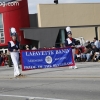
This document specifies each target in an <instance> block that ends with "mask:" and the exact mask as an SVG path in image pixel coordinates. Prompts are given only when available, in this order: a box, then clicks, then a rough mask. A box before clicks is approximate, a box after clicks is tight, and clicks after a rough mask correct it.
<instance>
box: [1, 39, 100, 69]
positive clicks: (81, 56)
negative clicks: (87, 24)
mask: <svg viewBox="0 0 100 100" xmlns="http://www.w3.org/2000/svg"><path fill="white" fill-rule="evenodd" d="M55 48H56V47H55V46H52V47H50V48H47V47H43V48H39V50H40V49H55ZM60 48H65V45H64V44H60ZM25 50H38V49H37V48H36V47H35V46H33V47H32V48H30V47H29V46H28V45H26V46H25ZM74 59H75V61H76V62H90V61H92V62H97V61H99V60H100V41H98V40H97V39H96V38H94V40H93V42H90V41H88V40H87V41H86V43H85V45H84V46H81V45H80V42H79V41H77V42H76V48H75V55H74ZM5 65H8V66H9V67H12V66H13V63H12V60H11V57H10V53H9V51H8V52H7V53H1V54H0V66H5Z"/></svg>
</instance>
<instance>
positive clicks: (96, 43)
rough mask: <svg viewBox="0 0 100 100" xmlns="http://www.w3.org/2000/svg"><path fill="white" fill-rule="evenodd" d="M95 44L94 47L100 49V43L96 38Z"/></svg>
mask: <svg viewBox="0 0 100 100" xmlns="http://www.w3.org/2000/svg"><path fill="white" fill-rule="evenodd" d="M93 42H94V45H95V46H96V47H97V48H99V41H98V40H97V38H96V37H95V38H94V40H93Z"/></svg>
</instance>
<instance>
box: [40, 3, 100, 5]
mask: <svg viewBox="0 0 100 100" xmlns="http://www.w3.org/2000/svg"><path fill="white" fill-rule="evenodd" d="M60 4H65V5H66V4H100V2H88V3H85V2H76V3H58V4H57V5H60ZM38 5H55V3H48V4H38Z"/></svg>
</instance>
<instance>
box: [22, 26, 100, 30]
mask: <svg viewBox="0 0 100 100" xmlns="http://www.w3.org/2000/svg"><path fill="white" fill-rule="evenodd" d="M65 27H67V26H58V27H26V28H21V29H20V30H25V29H47V28H65ZM69 27H71V28H87V27H100V25H78V26H69Z"/></svg>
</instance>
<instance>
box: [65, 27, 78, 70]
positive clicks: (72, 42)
mask: <svg viewBox="0 0 100 100" xmlns="http://www.w3.org/2000/svg"><path fill="white" fill-rule="evenodd" d="M66 31H67V36H68V37H67V39H66V41H65V46H66V47H67V46H70V47H72V54H73V58H74V56H75V44H76V40H75V39H74V38H72V32H71V29H70V27H67V28H66ZM74 62H75V61H74ZM69 69H78V67H77V66H76V64H75V65H74V66H70V67H69Z"/></svg>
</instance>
